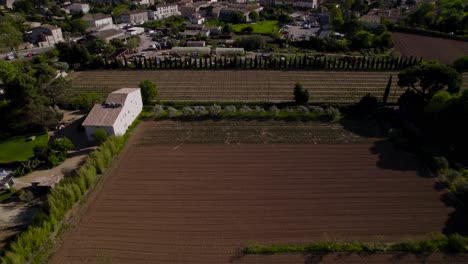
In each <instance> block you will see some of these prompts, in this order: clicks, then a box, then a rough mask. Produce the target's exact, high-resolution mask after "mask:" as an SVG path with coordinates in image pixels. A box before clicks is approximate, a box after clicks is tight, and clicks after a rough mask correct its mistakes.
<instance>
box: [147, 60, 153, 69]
mask: <svg viewBox="0 0 468 264" xmlns="http://www.w3.org/2000/svg"><path fill="white" fill-rule="evenodd" d="M148 63H149V68H150V69H153V62H152V60H151V58H149V59H148Z"/></svg>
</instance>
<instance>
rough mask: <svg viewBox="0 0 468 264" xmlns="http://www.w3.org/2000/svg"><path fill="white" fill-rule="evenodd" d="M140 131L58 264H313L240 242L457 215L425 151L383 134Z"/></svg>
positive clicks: (376, 233) (377, 231)
mask: <svg viewBox="0 0 468 264" xmlns="http://www.w3.org/2000/svg"><path fill="white" fill-rule="evenodd" d="M135 132H136V133H135V135H134V136H133V138H131V140H130V142H129V143H128V146H127V148H126V150H125V151H124V152H123V153H122V157H121V159H120V162H119V163H118V164H116V166H115V167H114V168H113V169H112V170H111V171H109V172H108V175H107V176H106V178H105V180H106V182H104V184H103V186H102V189H101V190H100V191H99V192H98V193H96V196H95V197H94V199H93V200H92V201H90V202H91V203H90V205H89V208H88V210H87V212H86V213H85V214H84V215H83V218H82V220H81V221H80V223H79V224H78V225H77V226H76V227H75V228H74V230H73V231H71V233H70V234H69V236H67V237H66V238H65V239H64V242H63V245H62V247H61V248H60V249H59V250H58V252H57V253H56V255H55V257H54V259H53V260H52V263H204V264H207V263H216V264H219V263H314V262H305V261H304V258H307V257H304V256H301V255H295V256H277V257H275V256H242V255H240V254H239V249H240V248H241V247H244V246H247V245H250V244H255V243H260V244H288V243H307V242H312V241H327V240H333V239H339V240H347V241H348V240H349V241H352V240H362V241H395V240H401V239H405V238H415V239H417V238H423V237H426V235H427V234H428V233H431V232H440V231H442V230H443V229H444V227H445V224H446V221H447V220H448V218H449V217H450V216H449V214H450V213H451V212H452V211H453V210H452V209H451V208H448V207H446V206H445V205H444V203H443V202H442V201H441V195H442V194H443V192H439V191H437V190H436V189H435V188H434V185H435V181H434V180H433V179H432V178H426V177H423V176H422V175H421V173H423V172H422V171H424V170H421V169H420V164H419V163H418V161H417V160H416V159H415V158H413V157H412V156H409V155H407V154H404V153H402V152H397V151H395V150H393V149H392V148H391V146H389V145H388V144H386V143H382V142H376V143H374V144H369V143H368V144H328V145H323V144H317V145H314V144H148V145H142V144H139V142H140V140H141V138H143V137H145V136H148V133H149V132H151V130H149V129H148V127H147V126H146V125H145V123H143V125H142V126H140V127H138V128H137V130H136V131H135ZM151 136H153V135H151ZM158 136H160V137H171V134H163V133H161V134H160V135H158ZM334 257H336V256H334V255H330V256H327V258H331V259H329V261H330V262H334V259H333V258H334ZM311 258H315V257H311ZM382 258H385V259H392V258H391V257H389V256H382ZM382 258H380V257H378V256H377V257H371V259H370V260H372V259H375V260H379V261H385V260H383V259H382ZM353 259H354V261H353ZM414 259H417V258H413V257H408V258H406V260H408V261H409V262H412V260H414ZM306 261H308V260H306ZM312 261H313V259H312ZM350 262H354V263H359V262H360V261H359V258H358V259H356V258H355V257H351V259H350ZM344 263H346V261H345V262H344Z"/></svg>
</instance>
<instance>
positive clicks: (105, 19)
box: [82, 13, 114, 31]
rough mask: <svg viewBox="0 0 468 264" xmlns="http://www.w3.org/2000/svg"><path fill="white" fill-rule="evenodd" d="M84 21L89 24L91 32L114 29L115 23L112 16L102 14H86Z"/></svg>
mask: <svg viewBox="0 0 468 264" xmlns="http://www.w3.org/2000/svg"><path fill="white" fill-rule="evenodd" d="M82 19H83V20H84V21H86V22H88V27H89V30H90V31H101V30H108V29H113V28H114V22H113V21H112V16H111V15H106V14H102V13H96V14H86V15H85V16H83V17H82Z"/></svg>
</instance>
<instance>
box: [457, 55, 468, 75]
mask: <svg viewBox="0 0 468 264" xmlns="http://www.w3.org/2000/svg"><path fill="white" fill-rule="evenodd" d="M453 67H454V68H455V69H456V70H457V71H459V72H464V71H468V55H467V56H462V57H460V58H458V59H456V60H455V61H454V62H453Z"/></svg>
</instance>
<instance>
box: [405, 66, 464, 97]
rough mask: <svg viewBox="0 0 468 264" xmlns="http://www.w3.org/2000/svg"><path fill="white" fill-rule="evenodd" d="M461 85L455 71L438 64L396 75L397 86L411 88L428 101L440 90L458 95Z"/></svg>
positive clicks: (460, 80) (415, 67)
mask: <svg viewBox="0 0 468 264" xmlns="http://www.w3.org/2000/svg"><path fill="white" fill-rule="evenodd" d="M461 83H462V76H461V75H460V74H459V73H458V72H457V71H456V70H454V69H453V68H451V67H449V66H446V65H442V64H439V63H425V64H421V65H416V66H413V67H410V68H407V69H405V70H403V71H401V72H400V73H399V74H398V86H400V87H406V88H411V89H413V90H414V91H416V92H417V93H419V94H421V95H422V96H423V97H425V99H430V98H431V97H432V96H433V95H434V94H435V93H436V92H438V91H440V90H442V89H447V91H448V92H450V93H458V92H459V91H460V87H461Z"/></svg>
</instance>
